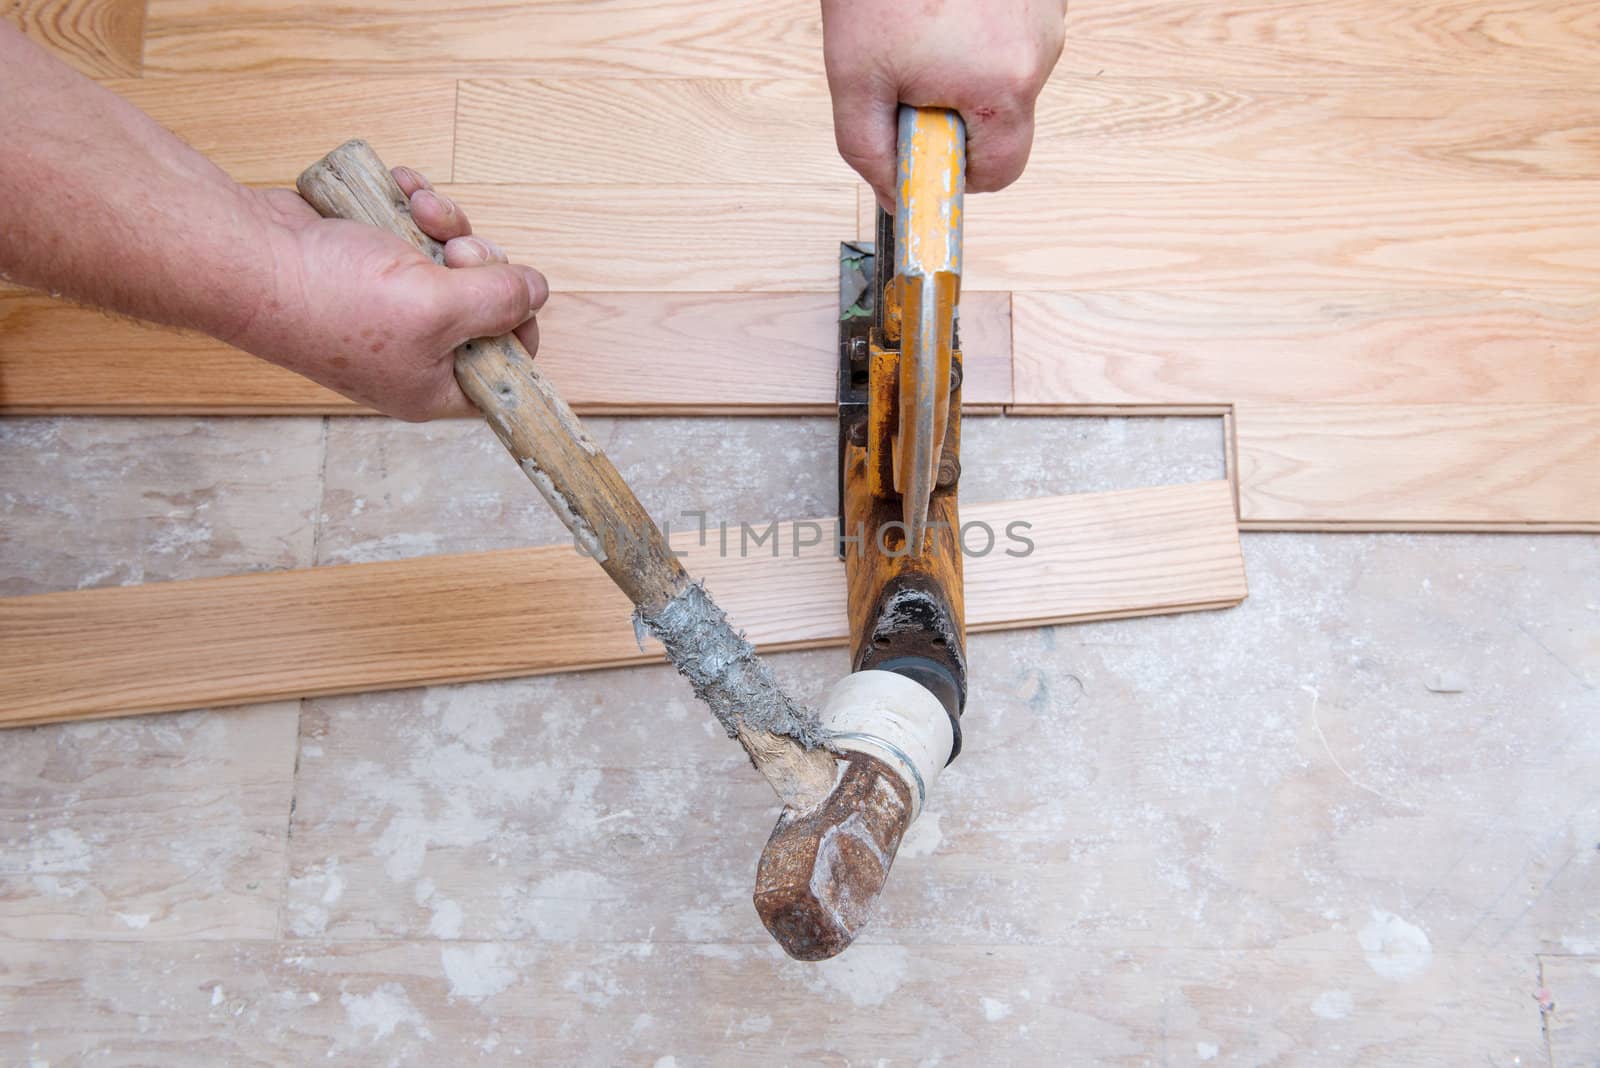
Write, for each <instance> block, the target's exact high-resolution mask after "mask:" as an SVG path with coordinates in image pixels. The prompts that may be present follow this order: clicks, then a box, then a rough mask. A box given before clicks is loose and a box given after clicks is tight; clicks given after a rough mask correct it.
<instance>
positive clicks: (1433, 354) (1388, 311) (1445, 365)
mask: <svg viewBox="0 0 1600 1068" xmlns="http://www.w3.org/2000/svg"><path fill="white" fill-rule="evenodd" d="M1012 320H1013V345H1014V356H1015V370H1016V392H1015V401H1016V404H1017V406H1018V409H1019V410H1022V411H1028V412H1034V413H1039V414H1043V413H1047V412H1066V411H1081V410H1083V409H1086V408H1094V407H1099V408H1105V409H1115V408H1118V407H1128V408H1138V409H1141V410H1144V411H1147V412H1149V411H1160V410H1173V411H1179V410H1189V409H1194V408H1205V407H1208V406H1225V405H1230V404H1241V405H1243V404H1251V405H1289V404H1295V403H1299V402H1317V403H1330V402H1339V403H1359V404H1368V405H1378V404H1395V405H1417V404H1437V403H1441V402H1472V403H1505V404H1530V403H1532V404H1538V403H1549V404H1600V289H1592V290H1542V291H1538V292H1524V293H1514V292H1504V291H1493V292H1491V291H1468V290H1457V291H1434V292H1395V291H1390V292H1342V291H1325V292H1286V291H1275V290H1253V291H1250V292H1209V293H1199V292H1193V293H1190V292H1184V293H1174V292H1140V291H1098V292H1096V291H1083V292H1077V293H1019V294H1017V295H1016V297H1015V298H1014V299H1013V301H1012Z"/></svg>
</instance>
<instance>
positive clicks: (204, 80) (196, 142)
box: [106, 75, 456, 185]
mask: <svg viewBox="0 0 1600 1068" xmlns="http://www.w3.org/2000/svg"><path fill="white" fill-rule="evenodd" d="M106 86H107V88H109V89H112V90H114V91H115V92H117V93H118V94H120V95H121V96H123V97H126V98H127V99H128V100H130V101H132V102H133V103H134V104H135V105H137V106H138V107H139V108H141V109H143V110H144V111H146V112H148V113H149V114H150V115H151V117H153V118H154V119H155V120H156V121H157V122H159V123H161V124H162V125H163V126H165V127H167V128H168V129H169V130H171V131H173V132H174V133H176V134H177V135H178V136H179V137H181V138H183V139H184V140H185V141H186V142H188V143H189V144H191V145H193V146H194V147H195V148H196V149H198V150H199V151H201V152H203V153H205V154H206V156H208V157H209V158H210V159H211V161H212V162H213V163H216V164H217V165H218V166H220V167H221V168H222V169H223V170H225V171H227V172H228V173H229V174H231V175H232V176H233V177H234V178H235V179H237V180H238V181H241V182H257V183H271V184H281V185H293V184H294V180H295V179H296V178H298V177H299V175H300V172H301V171H303V170H305V168H306V167H307V166H309V165H310V164H311V163H313V162H315V161H316V160H318V159H321V158H322V156H323V155H324V154H325V153H327V152H328V151H329V150H330V149H332V148H334V147H335V146H337V145H340V144H343V143H344V142H345V141H348V140H349V139H350V138H352V137H361V138H364V139H365V140H367V141H370V142H371V143H372V146H373V147H374V148H375V149H377V151H378V155H380V156H381V157H383V159H384V160H386V161H388V162H389V163H390V165H391V166H398V165H400V164H405V165H406V166H409V167H414V168H416V169H417V170H419V171H421V172H423V173H424V174H426V175H427V176H428V177H429V178H430V179H432V180H434V181H436V182H448V181H449V180H450V178H451V172H452V168H453V157H454V136H455V133H454V130H455V96H456V87H455V83H454V82H452V81H451V80H450V79H448V78H434V79H431V80H430V79H420V78H393V77H383V76H375V77H367V78H328V77H320V78H318V77H307V78H252V77H248V76H240V75H229V76H227V77H190V78H139V79H117V80H113V81H108V82H106Z"/></svg>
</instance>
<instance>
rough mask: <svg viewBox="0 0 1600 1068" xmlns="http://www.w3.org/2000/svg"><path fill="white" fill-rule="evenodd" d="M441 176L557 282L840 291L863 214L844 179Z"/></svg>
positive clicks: (480, 221)
mask: <svg viewBox="0 0 1600 1068" xmlns="http://www.w3.org/2000/svg"><path fill="white" fill-rule="evenodd" d="M441 188H442V189H443V190H444V191H445V192H446V193H448V194H449V195H451V196H453V197H455V198H456V200H457V201H458V202H459V203H460V204H461V205H462V206H463V207H464V208H465V209H466V211H467V214H468V215H470V216H471V217H472V223H473V227H474V229H475V230H477V231H478V232H480V233H482V234H485V235H487V236H488V237H492V238H493V239H494V240H495V241H497V242H498V243H499V244H500V245H501V247H503V248H504V249H505V250H506V253H507V254H508V255H509V256H511V258H513V259H516V260H521V261H522V262H525V263H531V264H533V265H534V266H535V267H538V268H539V269H540V270H541V271H543V272H544V273H545V275H546V276H547V277H548V278H549V279H550V288H551V289H552V290H556V291H559V290H568V291H572V292H580V291H589V292H596V293H600V292H613V293H614V292H658V291H662V290H667V291H672V292H698V293H706V292H728V291H736V292H788V293H795V292H813V293H816V292H836V291H837V289H838V283H839V242H840V241H843V240H848V239H849V236H850V234H851V233H852V232H853V231H854V229H855V225H856V220H855V214H856V211H855V189H854V186H852V185H848V184H843V183H840V184H836V185H806V186H798V185H791V186H785V185H777V184H770V183H769V184H764V185H726V186H715V187H710V186H693V185H681V186H662V185H627V186H599V185H572V186H550V185H483V184H462V183H457V184H454V185H447V186H442V187H441ZM977 288H982V287H977Z"/></svg>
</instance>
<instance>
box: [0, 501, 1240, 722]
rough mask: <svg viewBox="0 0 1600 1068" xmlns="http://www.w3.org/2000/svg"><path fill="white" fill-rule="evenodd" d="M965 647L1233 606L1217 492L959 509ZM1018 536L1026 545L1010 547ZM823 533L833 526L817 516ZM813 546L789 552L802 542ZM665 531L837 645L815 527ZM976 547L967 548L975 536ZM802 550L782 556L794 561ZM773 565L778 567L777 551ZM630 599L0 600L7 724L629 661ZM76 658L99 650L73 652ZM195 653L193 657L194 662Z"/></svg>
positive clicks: (147, 589)
mask: <svg viewBox="0 0 1600 1068" xmlns="http://www.w3.org/2000/svg"><path fill="white" fill-rule="evenodd" d="M980 520H981V521H984V522H987V523H989V524H990V525H991V526H992V527H993V529H994V532H995V534H996V538H997V545H996V548H995V549H994V551H993V552H991V553H990V554H988V555H986V556H982V557H974V558H972V559H969V560H968V562H967V589H966V593H967V622H968V627H969V629H970V630H975V631H976V630H985V629H998V628H1004V627H1017V626H1033V625H1037V624H1043V623H1048V622H1063V621H1066V620H1072V619H1089V618H1109V617H1119V616H1128V615H1141V614H1150V613H1156V612H1170V611H1181V610H1189V609H1200V608H1215V607H1224V606H1227V605H1231V604H1235V603H1237V602H1238V601H1239V600H1241V599H1242V598H1243V597H1244V596H1245V585H1244V568H1243V561H1242V558H1241V557H1240V555H1239V544H1238V535H1237V531H1236V528H1235V523H1234V512H1233V501H1232V497H1231V493H1230V491H1229V487H1228V484H1227V483H1225V482H1207V483H1196V484H1192V485H1187V486H1169V487H1161V488H1157V489H1149V490H1132V491H1122V492H1115V493H1104V494H1081V495H1076V496H1069V497H1055V498H1042V499H1039V500H1032V501H1020V502H1004V503H994V504H984V505H970V506H968V507H967V508H966V509H965V515H964V521H965V522H967V523H973V522H976V521H980ZM1014 521H1015V522H1023V523H1029V524H1031V528H1022V530H1021V531H1019V533H1024V534H1025V536H1026V537H1028V538H1031V539H1032V541H1033V542H1034V544H1035V546H1036V548H1035V550H1034V551H1032V552H1030V553H1029V554H1028V555H1025V556H1021V557H1011V556H1008V555H1006V553H1005V551H1006V550H1007V549H1015V550H1016V551H1024V548H1025V547H1024V546H1023V545H1022V544H1021V543H1020V542H1019V541H1016V540H1014V539H1011V538H1008V536H1007V534H1008V531H1007V528H1008V524H1011V523H1012V522H1014ZM829 522H831V521H829ZM813 534H814V535H815V537H816V538H817V540H818V543H819V544H817V545H815V546H811V547H806V548H799V549H798V550H797V548H796V545H795V544H794V543H795V542H797V541H802V540H809V539H810V538H811V537H812V536H813ZM741 535H742V531H740V530H732V531H731V539H732V541H731V542H730V544H729V546H728V555H726V556H724V555H721V546H720V545H719V540H720V539H719V537H718V536H716V535H713V536H711V537H710V538H708V542H709V544H708V545H707V546H706V547H704V548H698V547H696V546H694V544H693V542H694V538H693V537H692V535H691V536H689V537H684V536H682V535H681V534H680V536H679V537H678V538H676V539H674V544H675V545H677V546H679V547H680V548H683V549H686V550H687V553H688V555H687V559H686V563H687V566H688V567H689V570H690V572H691V573H692V574H695V575H696V576H697V577H702V578H704V579H705V580H706V582H707V585H708V587H709V588H710V589H711V590H712V591H713V593H714V594H715V595H716V596H717V598H718V600H719V602H720V603H721V604H722V606H723V607H724V608H725V609H726V610H727V611H728V614H729V616H730V617H731V618H733V619H737V620H738V621H739V622H740V624H741V625H742V626H744V627H745V628H747V631H748V634H749V637H750V638H751V639H752V640H753V641H755V642H757V643H758V644H759V645H761V646H762V647H763V648H764V649H768V650H774V649H782V648H791V647H801V646H815V645H823V644H835V643H838V642H841V641H843V640H844V639H845V637H846V633H847V628H846V624H845V600H844V597H845V590H844V574H843V568H842V565H841V564H840V563H839V562H838V560H837V559H836V558H835V557H834V555H833V552H832V546H831V543H829V544H822V543H823V542H824V541H825V540H826V539H825V538H824V537H823V526H822V524H818V525H816V527H815V528H814V530H813V529H811V528H807V527H804V526H802V527H800V528H798V529H797V528H794V527H792V526H789V525H785V526H783V527H780V530H779V535H780V538H779V541H777V542H769V543H768V544H770V546H771V551H772V555H770V556H769V555H767V553H768V547H767V545H756V546H755V547H754V548H753V549H748V548H747V549H746V551H748V552H750V553H751V555H745V556H740V555H739V553H740V551H741V545H740V543H739V540H740V538H741ZM973 536H974V539H975V541H974V549H976V548H977V547H978V545H979V544H980V543H979V542H977V541H976V539H977V537H978V535H977V534H976V533H975V534H974V535H973ZM797 551H798V555H795V553H796V552H797ZM780 553H781V554H782V555H780ZM629 607H630V606H629V605H628V603H627V600H626V598H624V597H623V596H622V594H621V593H619V592H618V591H617V590H616V588H615V587H613V586H612V585H611V584H610V582H609V581H608V580H607V579H606V577H605V575H604V574H603V573H602V572H601V571H600V570H599V568H597V567H595V566H594V565H593V564H592V562H590V561H588V560H586V559H584V558H582V557H581V556H579V555H577V554H576V553H574V552H573V550H572V549H571V548H569V547H566V546H552V547H548V548H542V549H524V550H510V551H503V552H493V553H483V554H471V555H465V556H455V557H449V556H444V557H429V558H422V559H418V560H410V561H398V562H393V563H378V564H360V565H350V566H344V567H326V568H313V569H310V570H304V571H289V572H280V573H276V574H265V575H245V576H236V577H231V578H225V579H209V580H197V581H194V582H183V583H170V584H160V585H153V586H143V587H122V588H112V589H102V590H85V591H78V592H71V593H63V594H42V595H38V596H33V597H19V598H9V599H4V600H0V709H3V710H4V712H3V713H0V720H3V722H4V723H5V724H7V725H12V726H15V725H20V724H24V723H39V722H49V721H55V720H62V719H80V718H92V717H98V716H109V715H119V714H125V713H130V712H136V711H154V710H158V709H178V708H190V707H198V706H211V705H223V704H230V703H241V702H246V701H258V700H265V699H269V698H274V697H288V696H305V695H311V694H328V693H348V692H355V691H360V690H368V689H382V688H394V687H403V686H414V685H421V684H424V683H435V682H445V681H463V680H468V679H485V678H495V677H505V676H511V675H527V674H540V673H544V672H551V671H570V670H575V669H580V668H595V667H606V666H616V665H621V664H633V663H646V662H652V661H655V660H657V659H658V658H659V651H657V650H655V649H652V650H650V651H648V652H643V651H641V650H640V648H639V645H638V644H637V642H636V639H635V636H634V633H633V630H632V627H631V626H630V625H629V621H628V616H629ZM86 648H92V649H94V650H95V655H94V656H92V657H87V658H86V657H84V656H83V654H82V651H83V650H84V649H86ZM196 650H204V654H203V655H201V656H196Z"/></svg>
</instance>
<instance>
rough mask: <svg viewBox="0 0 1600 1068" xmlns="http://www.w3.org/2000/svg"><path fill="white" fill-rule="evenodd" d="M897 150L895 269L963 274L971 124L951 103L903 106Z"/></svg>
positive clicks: (911, 272) (905, 273)
mask: <svg viewBox="0 0 1600 1068" xmlns="http://www.w3.org/2000/svg"><path fill="white" fill-rule="evenodd" d="M897 156H898V170H897V173H896V184H895V218H894V232H895V240H896V247H895V256H896V259H895V273H896V274H898V275H902V276H907V277H914V276H918V275H930V276H931V275H934V274H937V273H939V272H941V271H948V272H950V273H951V274H954V275H956V276H957V277H959V276H960V275H961V201H962V194H963V193H964V192H965V191H966V185H967V127H966V124H965V123H964V122H962V121H961V116H960V115H958V114H956V113H955V112H954V111H951V110H949V109H947V108H910V107H902V108H901V109H900V133H899V144H898V151H897Z"/></svg>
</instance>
